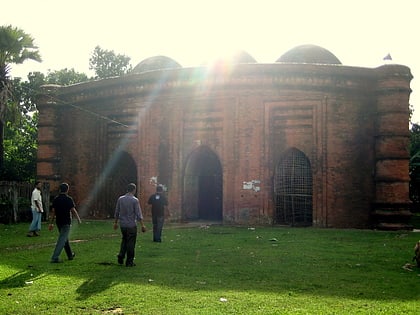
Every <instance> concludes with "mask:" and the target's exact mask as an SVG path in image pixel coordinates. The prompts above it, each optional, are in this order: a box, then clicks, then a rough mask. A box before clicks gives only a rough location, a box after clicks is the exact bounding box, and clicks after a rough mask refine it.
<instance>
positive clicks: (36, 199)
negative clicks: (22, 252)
mask: <svg viewBox="0 0 420 315" xmlns="http://www.w3.org/2000/svg"><path fill="white" fill-rule="evenodd" d="M41 186H42V184H41V182H40V181H37V182H36V183H35V188H34V190H33V191H32V195H31V209H32V223H31V225H30V226H29V232H28V234H26V235H27V236H29V237H31V236H39V231H41V221H42V213H43V212H44V209H43V208H42V196H41Z"/></svg>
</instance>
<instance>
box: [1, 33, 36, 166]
mask: <svg viewBox="0 0 420 315" xmlns="http://www.w3.org/2000/svg"><path fill="white" fill-rule="evenodd" d="M29 59H31V60H35V61H39V62H40V61H41V56H40V55H39V51H38V47H36V46H35V45H34V40H33V38H32V37H31V36H30V35H28V34H26V33H25V32H24V31H23V30H21V29H19V28H16V27H12V26H11V25H8V26H0V169H1V168H2V167H3V158H4V147H3V139H4V125H5V122H6V113H7V109H8V104H9V102H10V100H11V96H12V81H11V79H10V76H9V72H10V64H21V63H23V62H24V61H26V60H29Z"/></svg>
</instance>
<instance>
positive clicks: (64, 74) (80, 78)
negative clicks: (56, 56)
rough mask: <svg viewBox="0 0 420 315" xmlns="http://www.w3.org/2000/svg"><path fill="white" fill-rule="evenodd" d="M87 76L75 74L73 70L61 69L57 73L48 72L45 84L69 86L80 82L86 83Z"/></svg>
mask: <svg viewBox="0 0 420 315" xmlns="http://www.w3.org/2000/svg"><path fill="white" fill-rule="evenodd" d="M88 80H89V79H88V76H87V75H86V74H84V73H80V72H76V71H74V69H73V68H71V69H67V68H65V69H62V70H57V71H49V72H48V73H47V77H46V78H45V83H48V84H59V85H71V84H76V83H80V82H85V81H88Z"/></svg>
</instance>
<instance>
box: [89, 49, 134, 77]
mask: <svg viewBox="0 0 420 315" xmlns="http://www.w3.org/2000/svg"><path fill="white" fill-rule="evenodd" d="M89 69H90V70H94V71H95V75H96V77H95V78H99V79H104V78H110V77H115V76H121V75H123V74H126V73H128V72H129V71H131V65H130V57H127V56H125V55H119V54H115V53H114V51H113V50H111V51H110V50H106V49H102V48H101V47H99V46H96V47H95V49H94V51H93V53H92V56H91V57H90V59H89Z"/></svg>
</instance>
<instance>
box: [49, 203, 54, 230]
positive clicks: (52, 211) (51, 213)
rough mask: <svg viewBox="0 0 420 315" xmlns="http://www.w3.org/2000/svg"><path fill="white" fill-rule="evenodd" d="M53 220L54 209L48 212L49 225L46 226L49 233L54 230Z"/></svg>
mask: <svg viewBox="0 0 420 315" xmlns="http://www.w3.org/2000/svg"><path fill="white" fill-rule="evenodd" d="M54 219H55V209H54V208H52V209H51V212H50V217H49V220H50V224H49V225H48V230H50V231H52V230H53V228H54Z"/></svg>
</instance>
